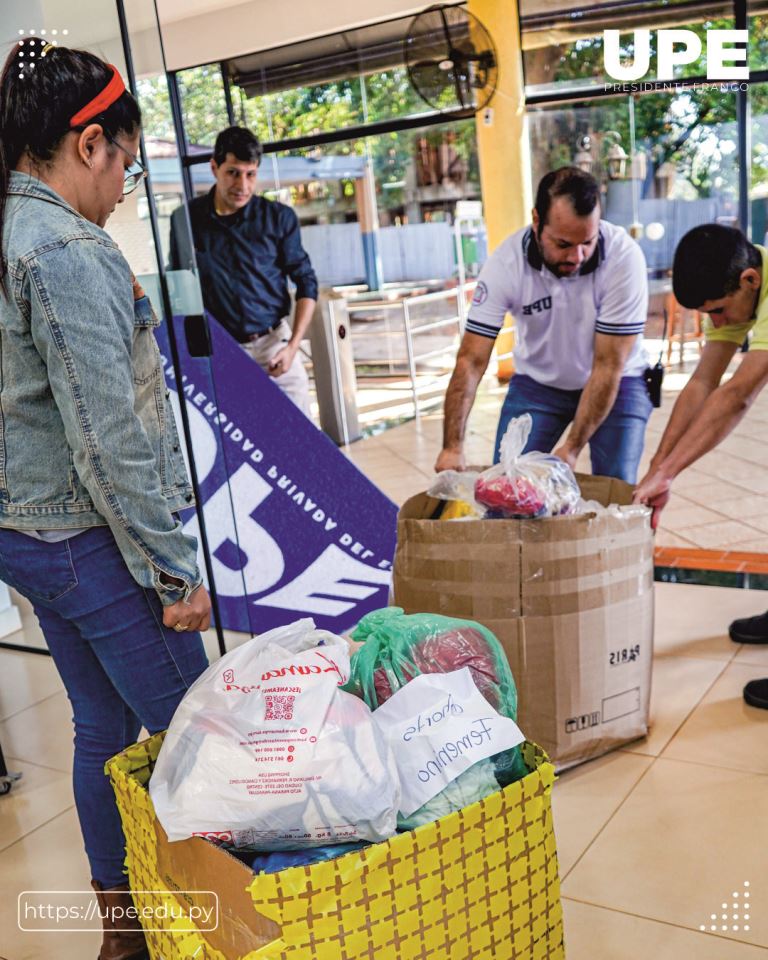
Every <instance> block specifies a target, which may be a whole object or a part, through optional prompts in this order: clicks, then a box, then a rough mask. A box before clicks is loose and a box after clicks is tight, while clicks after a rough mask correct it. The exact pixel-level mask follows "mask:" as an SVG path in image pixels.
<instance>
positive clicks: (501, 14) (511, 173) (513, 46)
mask: <svg viewBox="0 0 768 960" xmlns="http://www.w3.org/2000/svg"><path fill="white" fill-rule="evenodd" d="M469 11H470V13H473V14H474V15H475V16H476V17H477V18H478V20H480V21H481V22H482V24H483V25H484V26H485V28H486V29H487V30H488V32H489V33H490V35H491V37H493V41H494V43H495V45H496V50H497V56H498V63H497V67H498V87H497V90H496V94H495V96H494V97H493V99H492V100H491V103H490V107H489V108H488V109H486V110H481V111H480V113H478V115H477V121H476V122H477V147H478V152H479V159H480V183H481V187H482V194H483V212H484V215H485V222H486V225H487V228H488V246H489V250H490V251H493V250H494V249H495V248H496V247H497V246H498V245H499V244H500V243H501V241H502V240H504V239H505V237H507V236H509V234H510V233H514V231H515V230H519V229H520V227H523V226H525V225H526V224H527V223H529V222H530V217H531V207H532V206H533V202H532V198H531V183H530V150H529V143H528V126H527V122H526V116H525V92H524V89H523V86H524V85H523V55H522V51H521V49H520V43H519V37H520V29H519V23H518V12H517V2H516V0H469ZM513 337H514V330H513V321H512V318H510V317H507V319H506V323H505V327H504V330H503V331H502V333H501V334H500V335H499V339H498V340H497V342H496V356H497V359H498V372H499V379H502V380H508V379H509V378H510V377H511V376H512V374H513V373H514V365H513V363H512V357H511V352H512V346H513Z"/></svg>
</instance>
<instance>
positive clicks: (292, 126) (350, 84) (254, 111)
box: [138, 65, 479, 216]
mask: <svg viewBox="0 0 768 960" xmlns="http://www.w3.org/2000/svg"><path fill="white" fill-rule="evenodd" d="M178 80H179V89H180V97H181V103H182V110H183V114H184V125H185V131H186V135H187V139H188V142H189V144H190V145H191V146H204V147H207V148H209V149H210V148H211V147H212V146H213V142H214V139H215V137H216V134H217V132H218V131H219V130H221V129H222V128H223V127H225V126H227V124H228V122H229V121H228V118H227V111H226V101H225V98H224V85H223V80H222V76H221V72H220V70H219V68H218V67H217V66H215V65H211V66H206V67H196V68H194V69H190V70H184V71H181V72H180V73H179V74H178ZM138 90H139V98H140V102H141V107H142V111H143V114H144V131H145V134H146V135H147V136H149V137H155V138H158V139H164V140H172V139H173V124H172V121H171V111H170V105H169V102H168V91H167V86H166V81H165V77H164V76H157V77H147V78H144V79H142V80H140V81H139V84H138ZM232 94H233V107H234V111H235V117H236V119H237V121H238V122H239V123H242V124H243V125H245V126H248V127H249V128H250V129H252V130H253V131H254V132H255V133H256V134H257V136H258V137H259V139H261V140H262V141H263V142H265V143H274V142H280V141H284V140H292V139H296V138H299V137H306V136H312V135H313V134H318V133H327V132H329V131H338V130H343V129H344V128H345V127H353V126H361V125H364V124H365V123H375V122H377V121H380V120H391V119H396V118H398V117H408V116H414V115H418V114H420V113H426V112H427V111H429V112H431V108H429V107H427V105H426V104H425V103H424V102H423V101H422V100H421V98H420V97H419V95H418V94H417V93H416V91H415V90H414V89H413V87H412V85H411V83H410V81H409V80H408V75H407V72H406V70H405V68H404V67H403V68H393V69H391V70H383V71H379V72H377V73H372V74H369V75H367V76H365V77H363V78H360V77H351V78H346V79H340V80H337V81H334V82H331V83H325V84H316V85H314V86H310V87H299V88H295V89H291V90H281V91H277V92H273V93H267V94H264V95H262V96H255V97H246V95H245V93H244V92H243V91H242V90H240V89H238V88H237V87H233V89H232ZM441 105H442V106H443V107H444V109H451V108H453V107H455V106H456V103H455V100H454V95H453V91H452V90H446V92H445V94H444V96H443V98H442V102H441ZM450 129H451V133H452V136H451V138H450V150H451V153H452V156H455V157H457V158H458V159H457V162H456V164H455V165H457V166H458V165H460V166H461V168H462V170H463V171H465V174H464V179H465V180H466V179H469V180H470V181H472V182H474V183H478V182H479V170H478V162H477V150H476V144H475V130H474V121H473V120H468V121H463V122H460V123H452V124H451V126H450ZM445 138H446V128H445V127H444V126H443V125H440V126H439V127H436V128H430V129H426V130H422V131H414V130H401V131H392V132H389V133H385V134H380V135H377V136H375V137H367V138H357V139H350V140H347V141H340V142H337V143H333V144H329V145H328V146H325V147H315V148H309V149H301V150H293V151H291V153H292V154H293V155H294V156H296V155H298V156H317V155H318V153H320V152H322V153H332V154H335V155H337V156H338V155H345V154H347V155H348V154H353V155H356V156H364V155H366V152H367V151H369V152H370V156H371V160H372V163H373V169H374V176H375V180H376V186H377V192H378V195H379V201H380V207H381V208H382V209H391V210H392V211H393V215H394V216H398V215H400V213H401V212H402V210H403V209H404V207H405V203H406V193H407V190H406V185H407V184H408V183H409V171H410V168H412V166H413V164H414V162H415V159H416V156H417V151H418V141H420V140H426V143H427V145H428V146H429V147H432V148H433V149H438V148H439V147H440V146H441V144H442V143H443V142H444V141H445ZM351 188H352V185H351V184H348V183H344V182H341V183H340V184H339V190H340V191H341V193H342V195H343V196H348V195H349V193H350V190H351ZM395 211H397V213H394V212H395Z"/></svg>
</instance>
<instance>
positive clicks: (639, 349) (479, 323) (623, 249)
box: [466, 220, 648, 390]
mask: <svg viewBox="0 0 768 960" xmlns="http://www.w3.org/2000/svg"><path fill="white" fill-rule="evenodd" d="M507 312H509V313H511V314H512V315H513V316H514V318H515V321H516V323H515V350H514V357H515V369H516V370H517V372H518V373H524V374H527V375H528V376H529V377H531V378H532V379H534V380H536V381H537V382H538V383H542V384H545V385H547V386H551V387H559V388H560V389H561V390H581V389H582V388H583V387H584V385H585V384H586V382H587V380H588V379H589V376H590V373H591V372H592V361H593V359H594V355H595V333H606V334H609V335H610V336H618V337H634V339H635V343H634V345H633V347H632V352H631V353H630V355H629V358H628V360H627V363H626V366H625V367H624V373H623V376H625V377H632V376H640V375H641V374H642V373H643V371H644V370H645V368H646V367H647V366H648V358H647V355H646V353H645V349H644V347H643V341H642V334H643V329H644V327H645V320H646V316H647V313H648V280H647V273H646V265H645V257H644V256H643V252H642V250H641V249H640V247H639V245H638V244H637V243H635V241H634V240H633V239H632V238H631V237H630V236H629V234H628V233H627V232H626V230H624V228H623V227H617V226H615V225H614V224H612V223H608V222H607V221H606V220H601V221H600V230H599V236H598V242H597V246H596V248H595V252H594V254H593V255H592V256H591V257H590V259H589V260H588V261H586V263H584V264H583V266H582V268H581V270H580V271H579V273H577V274H576V275H575V276H572V277H562V278H559V277H556V276H555V275H554V274H553V273H552V271H551V270H549V268H548V267H546V266H544V264H543V263H542V260H541V253H540V251H539V248H538V245H537V244H536V242H535V240H534V238H533V231H532V228H531V227H526V228H524V229H523V230H518V231H517V233H513V234H512V235H511V236H510V237H507V239H506V240H505V241H504V242H503V243H502V244H501V245H500V246H499V247H498V248H497V249H496V250H495V251H494V252H493V254H492V255H491V256H490V257H489V259H488V260H487V262H486V264H485V266H484V267H483V269H482V270H481V271H480V278H479V281H478V284H477V289H476V290H475V296H474V299H473V301H472V307H471V309H470V311H469V318H468V320H467V325H466V329H467V330H468V331H469V332H470V333H476V334H479V335H480V336H481V337H491V338H492V339H495V338H496V336H497V335H498V333H499V330H500V329H501V327H502V324H503V323H504V316H505V314H506V313H507Z"/></svg>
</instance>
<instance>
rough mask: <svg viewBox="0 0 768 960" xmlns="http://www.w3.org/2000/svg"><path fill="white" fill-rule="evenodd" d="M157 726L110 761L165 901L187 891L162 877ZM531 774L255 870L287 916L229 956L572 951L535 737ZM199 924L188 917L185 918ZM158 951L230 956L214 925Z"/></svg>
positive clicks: (140, 862)
mask: <svg viewBox="0 0 768 960" xmlns="http://www.w3.org/2000/svg"><path fill="white" fill-rule="evenodd" d="M162 738H163V735H162V734H158V735H157V736H155V737H152V738H150V739H149V740H146V741H144V742H143V743H140V744H136V745H135V746H133V747H130V748H129V749H128V750H126V751H124V752H123V753H121V754H119V755H118V756H117V757H114V758H113V759H112V760H110V761H109V763H108V764H107V767H106V769H107V773H108V774H109V775H110V777H111V779H112V784H113V787H114V789H115V794H116V796H117V802H118V807H119V809H120V814H121V817H122V820H123V827H124V829H125V834H126V841H127V858H126V863H127V866H128V873H129V878H130V881H131V886H132V887H133V889H135V890H152V891H156V892H155V893H152V894H142V895H139V896H137V900H138V901H139V906H144V905H147V906H149V905H151V906H154V907H155V908H156V907H157V906H158V905H160V904H161V903H162V902H164V901H167V902H169V903H172V904H174V905H175V907H176V910H178V904H179V902H180V901H179V900H176V899H175V898H174V897H173V895H172V894H171V893H169V892H167V891H166V889H165V886H164V884H163V882H162V880H161V879H160V877H159V871H158V863H157V841H156V832H155V815H154V810H153V808H152V801H151V799H150V797H149V794H148V792H147V790H146V784H147V783H148V781H149V777H150V775H151V771H152V767H153V765H154V761H155V759H156V757H157V754H158V752H159V750H160V745H161V743H162ZM523 755H524V757H525V760H526V763H527V765H528V768H529V770H531V771H532V772H531V773H529V774H528V776H526V777H524V778H523V779H522V780H520V781H519V782H518V783H514V784H512V785H511V786H509V787H506V788H505V789H504V790H502V791H499V792H498V793H495V794H492V795H491V796H490V797H487V798H486V799H485V800H482V801H480V802H479V803H475V804H472V805H471V806H469V807H466V808H465V809H464V810H460V811H458V812H456V813H453V814H450V815H449V816H447V817H443V818H442V819H441V820H439V821H437V822H436V823H431V824H425V825H424V826H422V827H419V828H418V829H417V830H414V831H410V832H408V833H403V834H398V835H397V836H395V837H393V838H392V839H391V840H389V841H387V842H385V843H377V844H374V845H372V846H370V847H367V848H365V849H363V850H359V851H353V852H352V853H349V854H347V855H346V856H344V857H340V858H339V859H337V860H332V861H327V862H324V863H318V864H313V865H311V866H307V867H294V868H292V869H289V870H283V871H281V872H280V873H275V874H267V875H262V876H259V877H255V878H254V880H253V882H252V883H251V885H250V887H249V888H248V892H249V893H250V895H251V898H252V901H253V906H254V910H255V911H256V913H258V914H260V915H262V916H263V917H265V918H266V919H267V920H268V921H271V922H272V923H273V924H275V925H276V926H275V929H276V930H278V931H279V934H277V935H275V938H274V939H272V940H271V942H267V943H265V942H263V941H262V942H254V944H253V950H251V951H250V952H249V953H247V954H246V955H244V956H242V957H239V958H235V957H231V956H230V957H228V958H226V960H262V958H264V960H266V958H269V960H317V958H324V960H325V958H327V960H374V958H376V960H383V958H389V957H392V958H395V957H396V958H398V960H564V958H565V953H564V947H563V921H562V909H561V904H560V882H559V878H558V870H557V851H556V847H555V835H554V829H553V825H552V809H551V791H552V785H553V783H554V779H555V777H554V768H553V767H552V765H551V763H549V760H548V758H547V756H546V754H545V753H544V752H543V751H542V750H541V748H540V747H538V746H536V745H535V744H532V743H526V744H525V745H524V746H523ZM179 925H186V926H189V923H188V921H187V922H186V924H185V923H184V922H183V921H179V922H178V923H177V926H179ZM147 941H148V944H149V951H150V955H151V957H152V960H161V958H162V960H187V958H190V957H195V958H196V960H225V958H224V957H223V956H222V954H221V953H220V952H219V951H218V950H216V949H215V948H214V947H213V946H212V945H211V944H210V943H209V941H208V940H207V939H206V937H205V935H204V934H203V933H188V932H187V933H176V934H174V932H173V925H171V926H170V927H169V928H168V929H167V930H162V931H160V932H157V933H152V932H150V933H148V934H147Z"/></svg>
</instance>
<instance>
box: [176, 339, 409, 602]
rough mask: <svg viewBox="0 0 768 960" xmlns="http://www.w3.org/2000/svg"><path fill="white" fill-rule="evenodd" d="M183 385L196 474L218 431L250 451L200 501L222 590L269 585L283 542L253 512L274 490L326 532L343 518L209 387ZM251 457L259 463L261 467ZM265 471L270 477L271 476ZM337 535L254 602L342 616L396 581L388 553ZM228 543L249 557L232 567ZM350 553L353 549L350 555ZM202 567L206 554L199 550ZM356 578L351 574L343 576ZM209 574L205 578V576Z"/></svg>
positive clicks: (234, 592)
mask: <svg viewBox="0 0 768 960" xmlns="http://www.w3.org/2000/svg"><path fill="white" fill-rule="evenodd" d="M163 361H164V365H165V368H166V375H167V376H168V378H169V380H174V379H175V378H174V376H173V368H172V366H171V364H170V361H168V360H166V359H165V358H163ZM181 379H182V387H181V390H182V393H184V395H185V396H186V397H187V398H189V401H190V402H189V403H187V411H188V415H189V419H190V426H191V429H192V438H193V447H194V450H195V459H196V462H197V465H198V479H199V482H200V483H203V482H204V481H205V480H206V479H207V478H208V477H209V475H210V473H211V471H212V470H213V468H214V466H215V463H216V460H217V458H218V456H219V442H218V438H219V437H221V438H222V443H223V442H224V440H223V438H224V437H227V438H228V439H229V440H230V441H231V442H232V443H234V444H236V445H237V446H238V447H239V448H240V449H242V451H243V453H244V454H246V455H247V456H248V460H249V461H250V462H248V463H242V464H241V465H240V466H239V467H238V469H237V470H236V471H235V473H234V474H233V475H232V477H231V478H230V480H229V482H226V481H225V482H224V483H223V484H222V485H221V486H220V487H219V488H218V489H217V490H216V491H215V492H214V493H213V494H212V496H210V497H209V498H208V499H207V500H206V501H205V503H204V506H203V509H204V513H205V518H206V527H207V530H208V540H209V547H210V552H211V559H212V563H213V572H214V578H215V581H216V589H217V592H218V593H219V594H220V595H221V596H222V597H241V596H242V595H243V592H244V587H245V593H246V594H247V595H248V596H253V595H255V594H259V593H264V592H265V591H268V590H270V589H271V588H273V587H274V586H275V584H277V583H278V582H279V581H280V579H281V578H282V577H283V574H284V572H285V558H284V556H283V552H282V549H281V547H280V545H279V543H278V542H277V541H275V540H274V539H273V538H272V537H271V536H270V535H269V533H267V531H266V530H264V528H263V527H262V526H261V525H260V524H259V523H257V521H256V520H255V519H254V518H253V516H252V514H253V513H254V511H255V510H256V509H257V508H258V507H259V506H260V505H261V504H262V503H263V502H264V501H265V500H266V498H267V497H268V496H269V495H270V493H273V492H275V491H282V492H283V493H285V494H287V496H288V497H289V498H290V500H291V502H292V503H293V504H295V506H296V507H298V508H299V509H300V510H301V511H302V512H303V513H304V514H305V515H306V516H307V518H309V519H311V520H312V521H313V522H314V523H316V524H318V525H319V526H320V527H321V528H322V529H323V530H324V531H325V532H326V533H331V532H332V531H334V530H336V529H337V528H338V521H337V520H336V519H334V518H333V517H332V516H329V515H328V513H327V512H326V511H325V510H324V509H323V508H322V506H321V505H320V504H319V503H318V502H317V501H316V500H314V499H313V498H312V496H311V495H310V494H309V493H308V492H307V491H306V490H303V489H301V488H300V484H299V482H298V481H294V480H293V479H292V478H291V477H290V476H288V475H287V474H285V473H283V472H281V470H280V469H279V467H278V466H277V465H275V464H271V465H269V466H267V464H268V461H267V463H264V462H263V461H264V453H263V451H262V450H260V449H258V448H257V447H256V444H255V443H254V441H253V440H252V439H250V438H249V437H248V436H246V434H245V432H244V431H243V430H242V429H241V428H240V427H238V426H236V425H235V422H234V421H233V420H231V419H230V418H229V417H228V416H227V414H226V413H224V412H222V411H220V410H219V409H218V408H217V406H216V404H215V403H212V402H210V401H209V400H208V397H207V395H206V394H205V393H204V392H203V391H200V390H199V389H198V388H197V387H196V385H195V384H194V383H192V382H190V381H189V380H188V377H187V375H186V374H184V375H183V376H182V378H181ZM171 402H172V404H173V406H174V412H175V413H176V414H177V422H178V421H179V419H180V417H179V416H178V412H179V411H178V405H179V395H178V393H176V392H175V391H172V392H171ZM251 464H256V465H258V470H259V471H261V472H257V470H256V469H254V467H253V466H251ZM266 478H268V480H269V481H271V482H268V480H267V479H266ZM184 530H185V532H187V533H190V534H192V535H194V536H197V537H198V539H199V523H198V520H197V517H196V516H194V517H192V518H191V519H190V520H189V521H188V522H187V523H186V524H185V526H184ZM334 536H337V537H338V543H339V544H340V545H341V546H342V547H344V548H346V550H347V551H348V553H345V552H344V551H343V550H341V549H339V547H337V546H335V545H333V544H330V545H329V546H328V547H326V549H325V551H324V552H323V553H322V554H321V555H320V556H319V557H317V558H316V559H315V560H314V561H313V562H312V563H310V564H309V566H308V567H306V568H305V569H304V570H303V571H302V572H301V573H299V574H298V575H297V576H296V577H295V578H294V579H293V580H292V581H291V582H289V583H287V584H285V585H284V586H282V587H280V588H279V589H278V590H276V591H275V592H274V593H271V594H269V595H268V596H265V597H263V598H261V599H259V600H256V601H254V603H256V604H261V605H263V606H269V607H277V608H282V609H286V610H292V611H299V612H304V613H308V614H317V615H325V616H330V617H337V616H341V615H342V614H344V613H347V612H348V611H350V610H353V609H354V607H355V606H356V604H357V603H358V602H359V601H362V600H366V599H367V598H369V597H371V596H372V595H373V594H375V593H376V592H377V590H379V589H380V588H381V587H382V586H388V585H389V584H390V582H391V576H392V575H391V561H390V560H386V559H385V560H379V561H378V564H377V566H375V567H374V566H369V565H368V564H367V563H365V562H361V561H366V560H369V559H372V558H374V562H376V561H375V555H374V552H373V551H372V550H369V549H368V548H367V547H366V546H365V545H364V544H363V543H360V542H359V541H358V540H357V539H356V538H355V537H353V536H352V535H351V534H349V533H346V532H344V533H339V532H338V531H337V533H336V534H334ZM227 543H229V544H231V545H232V548H233V549H237V550H239V552H240V554H241V555H242V556H243V557H244V562H243V566H242V568H238V569H233V568H232V567H230V566H228V565H227V564H225V563H223V562H222V561H221V560H219V559H218V557H217V556H216V553H217V551H219V550H220V548H221V547H222V546H223V545H224V544H227ZM349 553H351V554H353V555H354V556H349ZM200 565H201V569H202V566H203V564H202V557H201V558H200ZM345 581H354V582H345ZM206 582H207V578H206Z"/></svg>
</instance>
